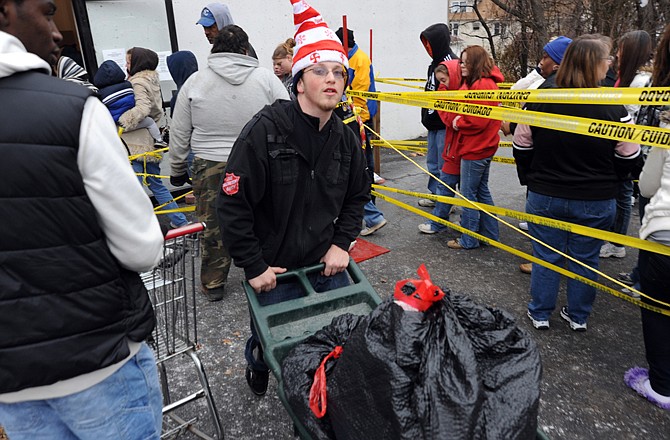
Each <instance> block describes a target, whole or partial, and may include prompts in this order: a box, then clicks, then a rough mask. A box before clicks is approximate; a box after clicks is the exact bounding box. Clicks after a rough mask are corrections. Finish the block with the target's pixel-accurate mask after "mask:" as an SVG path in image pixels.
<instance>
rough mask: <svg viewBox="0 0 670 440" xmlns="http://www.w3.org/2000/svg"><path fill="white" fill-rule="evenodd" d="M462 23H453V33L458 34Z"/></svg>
mask: <svg viewBox="0 0 670 440" xmlns="http://www.w3.org/2000/svg"><path fill="white" fill-rule="evenodd" d="M459 26H460V25H459V24H458V23H451V35H453V36H456V35H458V27H459Z"/></svg>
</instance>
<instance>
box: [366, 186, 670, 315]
mask: <svg viewBox="0 0 670 440" xmlns="http://www.w3.org/2000/svg"><path fill="white" fill-rule="evenodd" d="M374 187H375V188H377V189H383V188H384V187H380V186H377V185H374ZM372 194H373V195H375V196H376V197H377V198H379V199H381V200H384V201H386V202H389V203H391V204H393V205H396V206H398V207H400V208H403V209H405V210H407V211H410V212H413V213H414V214H418V215H420V216H422V217H425V218H427V219H429V220H432V221H435V222H437V223H440V224H442V225H445V226H447V227H449V228H452V229H454V230H456V231H459V232H461V233H463V234H467V235H470V236H472V237H474V238H476V239H477V240H479V241H482V242H484V243H486V244H489V245H491V246H494V247H497V248H498V249H502V250H504V251H506V252H509V253H510V254H513V255H516V256H519V257H521V258H523V259H524V260H526V261H531V262H532V263H535V264H539V265H541V266H544V267H546V268H548V269H551V270H553V271H555V272H558V273H560V274H561V275H564V276H566V277H568V278H572V279H574V280H577V281H580V282H582V283H584V284H587V285H589V286H592V287H595V288H596V289H598V290H601V291H603V292H607V293H609V294H611V295H613V296H616V297H618V298H621V299H623V300H626V301H628V302H630V303H633V304H635V305H637V306H639V307H642V308H644V309H647V310H651V311H654V312H657V313H661V314H663V315H667V316H670V310H667V309H662V308H660V307H656V306H653V305H650V304H647V303H644V302H642V301H641V300H636V299H634V298H632V297H631V296H629V295H626V294H624V293H622V292H619V291H618V290H616V289H613V288H611V287H608V286H605V285H604V284H600V283H598V282H596V281H593V280H590V279H588V278H584V277H582V276H580V275H577V274H576V273H573V272H570V271H568V270H566V269H564V268H562V267H559V266H556V265H554V264H551V263H548V262H546V261H544V260H542V259H540V258H537V257H535V256H533V255H531V254H528V253H526V252H523V251H520V250H518V249H515V248H513V247H511V246H508V245H506V244H504V243H501V242H499V241H495V240H491V239H490V238H488V237H484V236H483V235H480V234H478V233H476V232H472V231H470V230H469V229H465V228H463V227H462V226H460V225H457V224H455V223H452V222H450V221H447V220H444V219H442V218H440V217H437V216H434V215H433V214H431V213H428V212H426V211H423V210H420V209H418V208H415V207H414V206H410V205H408V204H406V203H403V202H401V201H399V200H397V199H394V198H392V197H389V196H387V195H384V194H380V193H378V192H377V191H372ZM587 267H588V266H587ZM591 269H592V268H591ZM592 270H593V269H592ZM596 272H597V273H599V275H601V276H603V277H605V278H607V279H609V280H610V281H613V282H615V283H616V284H619V285H622V286H624V287H627V288H629V287H628V286H625V285H623V284H622V283H620V282H618V281H617V280H614V279H613V278H611V277H609V276H608V275H605V274H602V273H600V272H598V271H596ZM629 289H630V290H631V291H635V289H633V288H629ZM635 292H637V291H635ZM637 293H639V294H640V295H641V296H644V297H646V298H649V297H648V296H647V295H645V294H643V293H642V292H637ZM649 299H650V300H651V301H655V302H657V303H659V304H661V305H665V306H668V307H670V304H666V303H664V302H661V301H658V300H655V299H654V298H649Z"/></svg>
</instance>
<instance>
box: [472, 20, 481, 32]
mask: <svg viewBox="0 0 670 440" xmlns="http://www.w3.org/2000/svg"><path fill="white" fill-rule="evenodd" d="M479 27H480V23H479V22H478V21H473V22H472V30H473V31H478V30H479Z"/></svg>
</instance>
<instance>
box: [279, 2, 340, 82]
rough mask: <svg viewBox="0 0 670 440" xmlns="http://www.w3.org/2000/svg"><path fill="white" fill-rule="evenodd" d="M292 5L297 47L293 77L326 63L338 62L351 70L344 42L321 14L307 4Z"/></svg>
mask: <svg viewBox="0 0 670 440" xmlns="http://www.w3.org/2000/svg"><path fill="white" fill-rule="evenodd" d="M291 4H292V5H293V23H294V24H295V43H296V45H295V50H294V53H293V67H292V68H291V73H292V74H293V76H296V74H297V73H298V72H300V71H301V70H303V69H304V68H305V67H307V66H309V65H311V64H316V63H322V62H324V61H334V62H336V63H340V64H342V65H343V66H344V67H346V68H349V61H348V60H347V54H346V53H345V52H344V47H342V43H341V42H340V39H339V38H337V35H335V32H333V31H332V30H330V29H328V25H326V22H325V21H323V17H321V14H319V12H318V11H317V10H316V9H314V8H313V7H311V6H310V5H308V4H307V2H306V1H305V0H291Z"/></svg>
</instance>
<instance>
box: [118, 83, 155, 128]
mask: <svg viewBox="0 0 670 440" xmlns="http://www.w3.org/2000/svg"><path fill="white" fill-rule="evenodd" d="M131 83H132V85H133V92H134V93H135V107H133V108H131V109H130V110H128V111H127V112H125V113H124V114H122V115H121V117H120V118H119V124H121V126H123V128H124V129H125V130H126V131H133V130H135V129H136V128H137V124H139V123H140V122H141V121H142V120H143V119H144V118H146V117H148V116H150V114H151V105H152V104H151V102H152V101H151V91H150V90H149V89H148V88H147V86H146V84H145V83H144V80H142V79H138V80H135V81H131Z"/></svg>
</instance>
